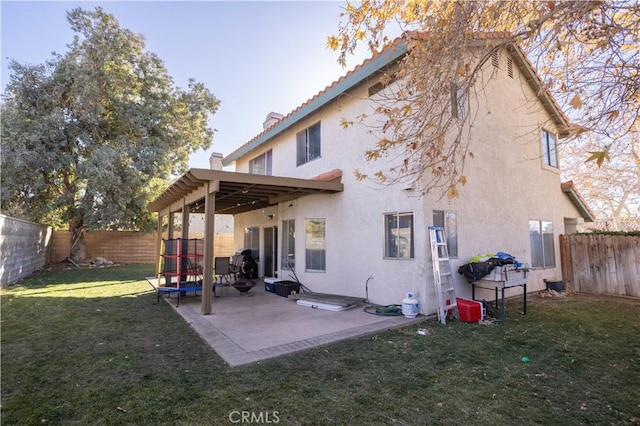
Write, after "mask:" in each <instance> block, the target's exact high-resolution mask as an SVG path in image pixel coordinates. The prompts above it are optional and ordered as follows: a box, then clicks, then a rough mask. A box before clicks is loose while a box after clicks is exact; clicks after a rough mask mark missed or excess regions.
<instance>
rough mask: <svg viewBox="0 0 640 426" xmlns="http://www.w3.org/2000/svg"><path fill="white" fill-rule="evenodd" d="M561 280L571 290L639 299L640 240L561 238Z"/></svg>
mask: <svg viewBox="0 0 640 426" xmlns="http://www.w3.org/2000/svg"><path fill="white" fill-rule="evenodd" d="M560 257H561V262H562V279H563V281H564V283H565V286H566V287H567V288H569V289H571V290H576V291H585V292H590V293H600V294H615V295H622V296H632V297H640V237H639V236H632V235H603V234H573V235H561V236H560Z"/></svg>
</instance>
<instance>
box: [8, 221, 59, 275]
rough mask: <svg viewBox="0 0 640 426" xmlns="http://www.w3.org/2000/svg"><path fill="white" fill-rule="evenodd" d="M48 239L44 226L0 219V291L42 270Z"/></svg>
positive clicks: (49, 230) (47, 228) (49, 235)
mask: <svg viewBox="0 0 640 426" xmlns="http://www.w3.org/2000/svg"><path fill="white" fill-rule="evenodd" d="M50 239H51V228H50V227H48V226H44V225H39V224H37V223H32V222H27V221H25V220H21V219H15V218H11V217H8V216H4V215H0V287H5V286H7V285H9V284H11V283H14V282H16V281H17V280H19V279H20V278H23V277H26V276H27V275H29V274H31V273H32V272H33V271H35V270H36V269H38V268H41V267H43V266H44V265H45V264H46V263H47V261H48V259H49V243H50Z"/></svg>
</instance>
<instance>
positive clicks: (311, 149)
mask: <svg viewBox="0 0 640 426" xmlns="http://www.w3.org/2000/svg"><path fill="white" fill-rule="evenodd" d="M296 146H297V156H296V158H297V165H298V166H301V165H303V164H305V163H308V162H309V161H311V160H315V159H316V158H320V122H318V123H316V124H314V125H313V126H310V127H308V128H306V129H304V130H303V131H301V132H298V134H296Z"/></svg>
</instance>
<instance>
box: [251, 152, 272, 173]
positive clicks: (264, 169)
mask: <svg viewBox="0 0 640 426" xmlns="http://www.w3.org/2000/svg"><path fill="white" fill-rule="evenodd" d="M271 156H272V151H271V150H269V151H267V152H265V153H264V154H262V155H259V156H257V157H256V158H254V159H253V160H251V161H249V173H253V174H254V175H268V176H271Z"/></svg>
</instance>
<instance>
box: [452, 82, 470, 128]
mask: <svg viewBox="0 0 640 426" xmlns="http://www.w3.org/2000/svg"><path fill="white" fill-rule="evenodd" d="M451 115H452V116H453V117H455V118H458V119H460V120H464V119H465V118H466V117H467V91H466V90H465V89H464V88H462V87H460V88H457V89H455V90H453V91H452V93H451Z"/></svg>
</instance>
